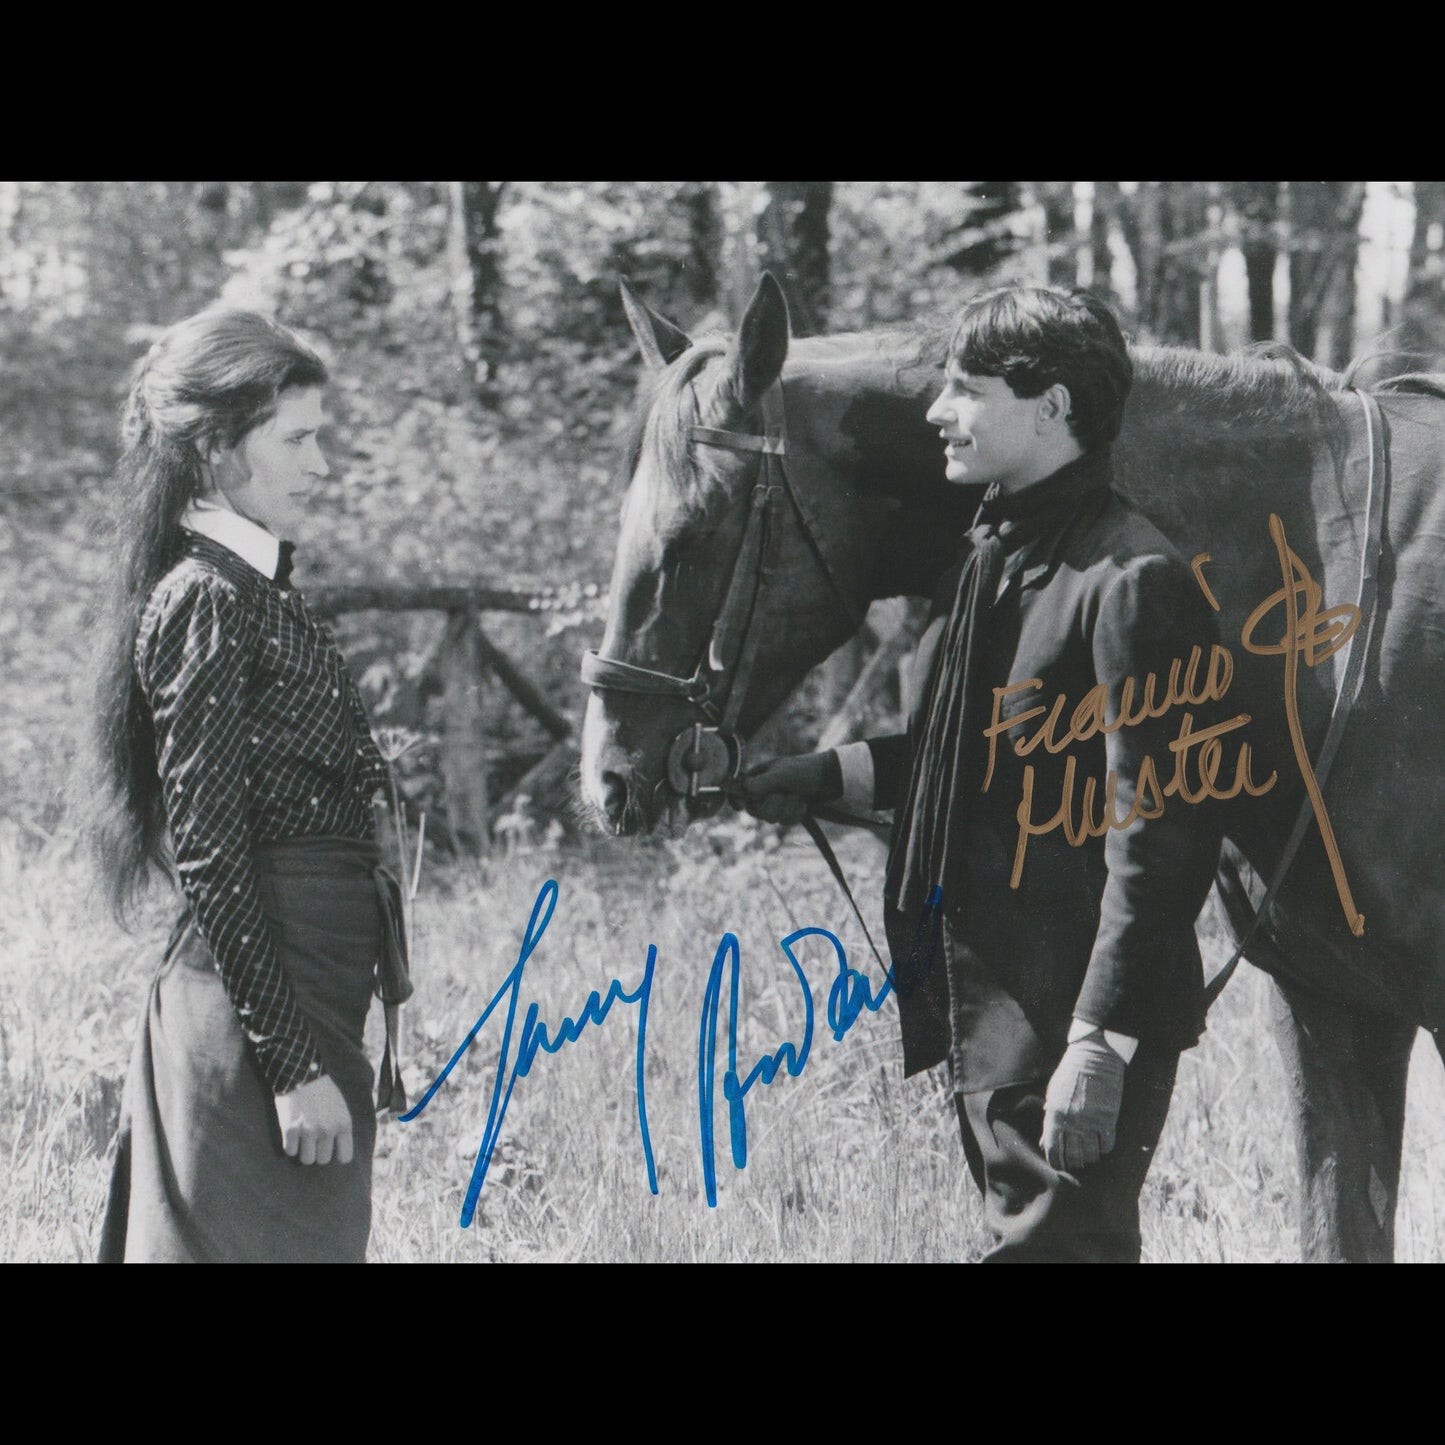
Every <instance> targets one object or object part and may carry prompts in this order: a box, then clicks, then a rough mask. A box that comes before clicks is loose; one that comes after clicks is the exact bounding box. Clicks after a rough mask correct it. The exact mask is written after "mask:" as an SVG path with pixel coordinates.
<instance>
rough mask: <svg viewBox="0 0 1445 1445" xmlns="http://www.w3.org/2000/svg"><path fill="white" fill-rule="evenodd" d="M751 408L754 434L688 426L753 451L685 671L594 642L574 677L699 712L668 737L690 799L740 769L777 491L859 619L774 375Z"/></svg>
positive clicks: (772, 553)
mask: <svg viewBox="0 0 1445 1445" xmlns="http://www.w3.org/2000/svg"><path fill="white" fill-rule="evenodd" d="M760 408H761V412H762V422H763V432H762V433H761V434H758V433H753V432H736V431H726V430H722V429H720V428H717V427H707V426H697V425H694V426H692V427H691V428H690V430H689V434H688V439H689V441H690V442H691V443H692V444H694V445H701V446H710V447H724V448H726V449H727V450H729V451H737V452H753V453H756V454H757V457H758V472H757V478H756V480H755V482H754V483H753V487H752V490H751V498H750V501H749V505H748V515H747V520H746V521H745V522H744V524H743V535H742V541H741V542H740V543H739V545H738V552H737V557H736V558H735V559H734V561H733V568H732V576H731V578H730V579H729V581H728V586H727V591H726V592H725V593H724V594H723V601H722V605H721V607H720V609H719V611H718V614H717V617H716V618H715V619H714V621H713V625H712V629H711V632H710V634H709V637H708V640H707V643H706V645H705V647H704V648H703V651H702V654H701V655H700V656H699V658H698V661H697V665H696V667H694V668H693V671H692V676H691V677H679V676H678V675H676V674H675V673H669V672H658V671H655V670H654V669H652V668H648V667H639V666H638V665H637V664H636V663H632V662H623V661H622V660H621V659H620V658H611V657H603V656H601V655H600V654H599V653H598V652H597V651H596V650H589V651H587V652H584V653H583V654H582V681H583V682H584V683H585V684H586V685H587V686H588V687H590V688H593V689H595V690H597V691H609V692H630V693H635V694H641V695H644V696H650V697H670V698H680V699H682V700H683V701H684V702H686V703H689V704H690V705H691V706H692V707H694V708H696V709H697V710H698V712H699V713H701V715H702V716H701V718H699V719H698V720H696V721H694V722H693V723H691V724H690V725H689V726H687V727H685V728H683V729H682V731H680V732H679V733H678V734H677V735H676V737H674V738H673V740H672V743H671V745H670V746H669V748H668V751H667V774H666V782H667V785H668V786H669V787H670V788H671V789H672V791H673V792H674V793H675V794H677V795H678V796H680V797H684V798H688V799H691V800H693V801H696V800H698V799H699V798H701V797H703V796H721V795H722V794H723V793H725V792H726V791H728V785H729V784H731V783H733V782H735V781H736V779H737V778H738V777H739V775H740V773H741V771H742V759H743V739H742V737H741V735H740V734H739V732H738V722H739V719H740V718H741V716H742V710H743V702H744V700H745V698H746V696H747V690H748V684H749V682H750V681H751V680H752V673H753V666H754V664H755V663H756V661H757V655H758V643H759V639H760V632H761V629H760V628H759V626H758V621H759V618H760V617H761V615H762V609H763V603H764V600H765V598H766V596H767V592H768V588H769V585H770V584H771V582H772V580H773V572H774V568H775V567H776V565H777V549H778V545H779V541H780V537H781V528H780V527H779V525H778V514H779V512H780V510H781V507H782V500H783V498H785V497H786V498H787V500H788V502H789V503H790V504H791V508H792V512H793V515H794V516H795V517H796V518H797V519H798V525H799V527H800V528H801V530H802V533H803V537H804V539H805V541H806V542H807V544H808V549H809V551H810V552H811V553H812V554H813V557H814V559H815V560H816V562H817V564H818V566H819V568H820V569H821V570H822V572H823V575H824V576H825V577H826V578H827V579H828V582H829V584H830V585H831V586H832V588H833V591H834V592H835V593H836V594H837V596H838V598H839V600H840V601H841V602H842V604H843V607H844V610H845V612H846V613H847V615H848V617H849V619H850V621H851V622H852V623H853V626H854V629H855V630H856V629H857V628H858V627H860V626H861V625H862V622H863V618H862V616H861V615H859V613H858V609H857V607H856V606H855V605H854V604H853V602H852V601H851V599H850V598H849V597H848V594H847V593H846V592H845V591H844V589H843V587H842V586H841V584H840V583H839V581H838V578H837V576H836V574H835V573H834V571H833V568H832V566H831V565H830V564H829V562H828V557H827V553H826V551H825V550H824V547H823V541H822V538H823V535H824V534H823V532H822V529H821V528H820V527H819V525H818V523H817V520H816V518H815V517H814V516H812V515H811V514H810V512H809V510H808V508H807V506H806V504H805V503H804V501H803V499H802V498H801V497H800V496H799V495H798V491H797V488H796V487H794V485H793V482H792V479H791V478H790V477H789V475H788V469H787V467H786V466H785V465H784V458H785V457H786V456H787V453H788V443H787V414H786V409H785V405H784V397H783V384H782V382H781V380H779V381H777V382H775V383H774V384H773V385H772V386H771V387H770V388H769V389H768V391H767V392H766V393H765V394H764V395H763V398H762V401H761V403H760Z"/></svg>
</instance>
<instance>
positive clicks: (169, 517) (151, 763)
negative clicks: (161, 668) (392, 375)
mask: <svg viewBox="0 0 1445 1445" xmlns="http://www.w3.org/2000/svg"><path fill="white" fill-rule="evenodd" d="M326 379H327V371H326V365H325V363H324V362H323V361H322V360H321V358H320V357H319V356H318V355H317V354H316V353H315V352H314V351H313V350H312V349H311V348H310V347H309V346H307V345H306V344H305V343H304V342H303V341H301V340H300V339H299V338H298V337H297V336H295V335H293V334H292V333H291V332H290V331H288V330H286V328H285V327H282V326H279V325H277V324H276V323H275V322H273V321H269V320H267V319H266V318H265V317H264V316H258V315H257V314H256V313H254V312H251V311H237V310H230V309H223V308H214V309H210V310H206V311H202V312H200V313H199V314H198V315H195V316H191V317H188V318H187V319H186V320H184V321H180V322H177V323H176V325H174V326H172V327H170V328H169V329H168V330H166V331H165V332H164V333H163V334H162V335H161V336H160V337H159V338H158V339H157V340H156V342H155V344H154V345H153V346H152V347H151V349H150V351H149V353H148V354H147V355H146V356H145V357H144V358H142V360H141V361H140V362H139V363H138V364H137V366H136V368H135V371H134V372H133V374H132V376H131V384H130V391H129V394H128V396H127V398H126V402H125V406H124V408H123V409H122V413H121V444H122V447H123V448H124V450H123V454H122V456H121V458H120V461H119V463H118V464H117V466H116V469H115V477H114V486H113V489H112V497H113V506H112V511H111V516H110V518H109V530H110V537H109V547H108V554H109V556H110V557H111V559H112V562H111V577H110V582H109V588H108V592H109V596H108V605H107V607H106V609H105V613H104V623H103V626H104V631H103V633H102V634H101V642H100V647H99V657H98V665H97V668H96V684H97V686H96V697H95V707H94V710H93V714H92V718H91V735H90V740H89V741H90V746H89V750H88V751H89V754H90V756H89V759H88V762H89V767H88V768H87V769H86V770H85V771H84V773H83V774H82V776H83V777H84V778H85V779H86V781H85V784H84V791H85V793H86V796H85V797H84V800H83V806H84V808H85V811H86V813H87V814H88V816H89V822H90V828H89V832H90V835H91V844H92V846H93V848H94V851H95V855H96V861H97V864H98V866H99V872H100V879H101V882H102V885H103V888H104V892H105V897H106V900H107V902H108V903H109V904H110V907H111V910H112V912H114V914H115V915H116V917H117V918H118V919H119V920H121V921H122V922H124V921H125V919H126V916H127V914H128V913H129V911H130V907H131V905H132V904H133V903H134V902H135V900H136V898H137V897H138V896H139V894H140V893H141V891H142V890H143V889H144V887H145V884H146V882H147V879H148V878H149V875H150V870H151V867H152V865H154V866H157V867H159V868H162V869H165V868H167V867H168V857H167V851H166V834H165V823H166V818H165V810H164V807H163V804H162V798H161V786H160V777H159V774H158V773H157V771H156V739H155V732H154V728H153V725H152V722H151V715H150V709H149V708H148V706H147V705H146V700H145V697H144V695H143V693H142V691H141V687H140V681H139V678H138V677H137V675H136V668H135V660H134V655H135V645H136V636H137V633H138V632H139V629H140V620H141V615H142V613H143V612H144V610H145V605H146V601H147V599H148V598H149V596H150V593H151V590H152V589H153V588H154V587H155V585H156V583H157V582H159V581H160V579H161V578H162V577H163V576H164V575H165V574H166V572H167V571H168V570H169V569H170V568H171V566H172V565H173V564H174V563H175V561H176V560H177V558H178V557H179V555H180V552H181V546H182V537H181V527H180V518H181V514H182V512H184V511H185V509H186V507H187V505H188V504H189V503H190V502H191V501H192V500H193V499H194V498H195V497H196V495H197V494H198V492H199V491H200V489H201V484H202V481H203V475H204V472H203V458H204V457H205V455H206V453H207V452H208V450H209V449H210V448H211V447H213V446H224V447H233V446H236V445H237V444H238V443H239V442H240V441H241V439H242V438H243V437H244V436H245V435H246V433H247V432H249V431H250V430H251V429H252V428H253V427H255V426H258V425H260V424H261V423H262V422H264V421H267V420H268V419H269V418H270V417H271V416H272V415H274V413H275V411H276V406H277V401H278V399H279V397H280V395H281V393H282V392H284V391H286V390H287V389H288V388H292V387H300V386H320V385H322V384H323V383H324V382H325V381H326Z"/></svg>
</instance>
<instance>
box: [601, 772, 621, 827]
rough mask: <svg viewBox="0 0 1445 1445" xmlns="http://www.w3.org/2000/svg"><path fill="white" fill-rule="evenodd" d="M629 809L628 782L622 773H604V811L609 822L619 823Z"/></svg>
mask: <svg viewBox="0 0 1445 1445" xmlns="http://www.w3.org/2000/svg"><path fill="white" fill-rule="evenodd" d="M626 810H627V783H626V781H625V780H624V779H623V777H622V775H621V774H620V773H603V774H602V811H603V812H604V813H606V814H607V821H608V822H609V823H617V822H619V821H620V820H621V818H622V815H623V813H624V812H625V811H626Z"/></svg>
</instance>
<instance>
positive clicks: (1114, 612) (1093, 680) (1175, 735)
mask: <svg viewBox="0 0 1445 1445" xmlns="http://www.w3.org/2000/svg"><path fill="white" fill-rule="evenodd" d="M944 378H945V379H944V388H943V391H942V393H941V394H940V395H939V397H938V399H937V401H935V402H934V404H933V406H932V407H931V408H930V410H929V412H928V419H929V420H930V421H932V422H934V423H935V424H937V426H938V427H939V429H940V433H941V435H942V437H943V440H944V443H945V447H944V456H945V459H946V464H947V470H946V475H947V477H948V479H949V480H950V481H952V482H956V483H959V484H979V483H984V484H987V490H986V491H985V493H984V496H983V501H982V504H981V507H980V511H979V515H978V518H977V520H976V522H975V525H974V528H973V529H972V531H971V532H970V533H969V534H968V537H967V538H966V539H965V545H964V546H963V547H962V549H961V555H960V557H959V559H958V562H957V564H956V565H955V566H954V567H952V568H951V569H949V570H948V571H947V572H946V573H945V575H944V576H943V577H942V579H941V580H940V582H939V585H938V588H937V590H936V591H935V594H934V597H933V605H932V611H931V614H930V618H929V622H928V626H927V629H926V631H925V632H924V634H923V637H922V639H921V642H920V644H919V648H918V653H917V657H916V659H915V664H914V668H913V678H914V680H915V686H914V691H915V696H914V697H913V698H912V699H911V700H910V701H909V709H908V711H909V729H908V732H907V733H906V734H901V735H898V736H894V737H884V738H874V739H870V740H869V741H867V742H866V743H855V744H850V745H848V746H847V747H845V748H841V749H837V750H834V751H830V752H826V753H815V754H811V755H809V756H807V757H799V758H785V759H779V760H777V761H775V762H773V763H770V764H768V765H766V766H765V767H764V768H762V769H761V770H759V771H757V772H755V773H753V774H752V775H751V776H750V777H749V778H748V779H747V780H746V789H747V793H748V797H749V800H750V803H749V805H750V807H751V809H752V811H754V812H755V813H757V814H759V815H760V816H763V817H767V818H772V819H774V820H776V821H793V820H795V819H796V818H797V817H798V816H799V815H800V814H801V812H802V810H803V808H804V807H805V806H807V805H808V804H809V803H818V802H824V801H831V800H834V799H836V798H839V797H842V798H843V799H844V800H845V802H849V803H854V804H859V805H862V806H870V805H871V806H873V807H878V808H888V807H892V808H894V809H895V823H894V830H893V842H892V847H891V849H890V854H889V861H888V871H887V882H886V886H885V919H886V926H887V932H888V939H889V945H890V948H891V950H892V954H893V959H894V978H895V983H896V985H897V992H898V999H899V1011H900V1017H901V1022H902V1028H903V1045H904V1069H905V1072H906V1073H908V1074H912V1073H915V1072H917V1071H919V1070H921V1069H925V1068H928V1067H930V1066H932V1065H934V1064H937V1063H940V1062H942V1061H943V1060H944V1059H945V1058H946V1059H947V1060H948V1062H949V1064H950V1066H951V1071H952V1077H953V1085H954V1092H955V1095H956V1103H957V1107H958V1115H959V1122H960V1125H961V1127H962V1132H963V1142H964V1151H965V1154H966V1155H967V1158H968V1163H969V1167H970V1169H971V1171H972V1173H973V1175H974V1178H975V1179H976V1180H977V1182H978V1184H979V1187H980V1188H981V1189H982V1191H983V1193H984V1199H985V1210H986V1216H987V1220H988V1223H989V1224H990V1225H991V1226H992V1228H993V1229H994V1230H995V1231H996V1232H997V1233H998V1234H999V1236H1000V1239H1001V1242H1000V1244H999V1246H998V1247H997V1248H996V1249H995V1250H994V1251H993V1252H992V1254H991V1255H990V1256H989V1258H990V1259H991V1260H995V1261H1009V1262H1023V1261H1042V1260H1131V1261H1133V1260H1137V1259H1138V1258H1139V1247H1140V1241H1139V1210H1138V1196H1139V1191H1140V1189H1141V1187H1142V1185H1143V1182H1144V1176H1145V1174H1146V1173H1147V1171H1148V1167H1149V1164H1150V1161H1151V1159H1152V1156H1153V1150H1154V1146H1155V1143H1156V1142H1157V1140H1158V1137H1159V1133H1160V1131H1161V1129H1162V1128H1163V1125H1164V1119H1165V1116H1166V1114H1167V1112H1168V1107H1169V1098H1170V1094H1171V1092H1172V1089H1173V1083H1174V1075H1175V1069H1176V1065H1177V1062H1178V1057H1179V1054H1180V1051H1181V1050H1183V1049H1185V1048H1187V1047H1189V1046H1190V1045H1191V1044H1193V1043H1194V1042H1195V1041H1196V1040H1197V1038H1198V1036H1199V1034H1200V1032H1201V1030H1202V1028H1203V980H1202V967H1201V961H1200V955H1199V948H1198V944H1197V943H1196V941H1195V936H1194V927H1193V925H1194V919H1195V917H1196V915H1197V914H1198V912H1199V910H1200V908H1201V907H1202V905H1203V903H1204V899H1205V897H1206V895H1207V893H1208V890H1209V885H1210V882H1211V879H1212V877H1213V873H1214V867H1215V862H1216V859H1217V855H1218V851H1219V838H1220V832H1219V820H1218V813H1219V804H1218V803H1217V802H1213V801H1202V799H1203V798H1204V797H1205V796H1206V795H1207V794H1208V792H1209V788H1208V787H1207V786H1206V784H1207V782H1208V780H1210V779H1213V778H1217V781H1216V782H1215V784H1214V786H1215V789H1216V791H1219V790H1223V789H1224V788H1225V787H1227V785H1228V783H1229V781H1230V779H1231V778H1232V776H1233V773H1234V765H1233V763H1232V762H1229V761H1222V760H1221V754H1223V755H1224V756H1225V757H1226V758H1227V755H1228V745H1229V744H1230V743H1231V742H1232V740H1231V739H1230V738H1229V736H1228V732H1227V731H1225V732H1222V733H1221V734H1220V735H1219V736H1218V737H1217V740H1216V741H1214V742H1210V741H1209V737H1208V735H1207V734H1206V736H1205V737H1204V738H1201V737H1200V732H1201V730H1202V729H1204V728H1206V727H1209V726H1210V725H1212V724H1213V723H1215V722H1216V720H1218V719H1220V718H1221V717H1222V712H1221V710H1220V709H1219V708H1218V707H1217V706H1216V704H1217V703H1218V702H1219V701H1220V698H1221V696H1222V693H1223V690H1224V688H1225V687H1227V685H1228V678H1227V675H1223V674H1221V673H1220V672H1219V671H1215V672H1211V671H1210V668H1211V665H1212V664H1213V663H1214V661H1215V656H1214V654H1213V653H1212V652H1211V647H1212V644H1214V643H1215V642H1216V641H1217V631H1216V628H1215V624H1214V619H1213V615H1212V613H1211V611H1210V609H1209V606H1208V604H1207V602H1206V601H1205V599H1204V596H1203V593H1202V591H1201V589H1200V587H1199V586H1198V585H1197V584H1196V581H1195V579H1194V576H1193V574H1192V572H1191V569H1190V567H1189V565H1188V563H1187V562H1186V561H1185V560H1184V559H1183V558H1182V557H1180V556H1179V555H1178V554H1177V553H1176V552H1175V551H1174V550H1173V548H1172V547H1171V545H1170V544H1169V542H1168V541H1166V539H1165V538H1164V537H1163V535H1162V534H1161V533H1160V532H1159V531H1158V530H1157V529H1156V528H1155V527H1154V526H1153V525H1152V524H1151V523H1150V522H1149V521H1148V520H1147V519H1146V518H1144V517H1143V516H1142V515H1141V514H1140V513H1138V512H1137V511H1135V510H1134V509H1133V508H1132V507H1131V506H1130V505H1129V504H1128V503H1126V502H1125V501H1124V500H1123V499H1122V498H1121V497H1120V496H1119V495H1118V494H1117V493H1116V492H1114V491H1113V490H1112V488H1111V482H1112V470H1111V464H1110V450H1109V448H1110V444H1111V443H1112V441H1113V440H1114V438H1115V437H1116V436H1117V435H1118V432H1119V426H1120V422H1121V419H1122V415H1123V410H1124V403H1125V400H1126V398H1127V396H1128V391H1129V386H1130V383H1131V381H1132V379H1133V368H1132V364H1131V363H1130V361H1129V357H1128V353H1127V350H1126V348H1125V344H1124V340H1123V337H1122V336H1121V335H1120V332H1119V328H1118V324H1117V322H1116V321H1115V320H1114V317H1113V315H1112V314H1111V313H1110V312H1109V311H1108V309H1107V308H1106V307H1105V306H1103V305H1102V304H1101V303H1100V302H1098V301H1096V300H1094V299H1092V298H1090V297H1086V296H1083V295H1080V294H1075V295H1072V296H1071V295H1066V294H1064V293H1061V292H1058V291H1054V290H1047V289H1041V288H1006V289H1003V290H998V291H993V292H989V293H987V294H985V295H984V296H981V297H979V298H978V299H976V300H975V301H973V302H971V303H970V304H969V305H968V306H967V307H965V309H964V310H963V312H962V313H961V315H960V317H959V319H958V322H957V323H956V326H955V329H954V333H953V337H952V340H951V342H950V345H949V352H948V359H947V364H946V368H945V373H944ZM1151 679H1152V681H1151ZM1211 764H1212V770H1211Z"/></svg>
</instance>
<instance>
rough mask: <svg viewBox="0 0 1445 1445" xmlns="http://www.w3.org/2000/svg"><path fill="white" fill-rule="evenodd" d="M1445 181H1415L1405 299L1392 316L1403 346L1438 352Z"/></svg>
mask: <svg viewBox="0 0 1445 1445" xmlns="http://www.w3.org/2000/svg"><path fill="white" fill-rule="evenodd" d="M1442 233H1445V181H1416V182H1415V226H1414V230H1413V231H1412V232H1411V235H1410V273H1409V277H1408V279H1407V281H1406V283H1405V296H1404V300H1403V301H1402V302H1401V303H1400V306H1399V309H1398V311H1396V313H1395V314H1394V315H1392V316H1391V318H1390V319H1391V324H1392V325H1398V326H1399V327H1400V328H1401V330H1400V337H1399V341H1398V342H1397V345H1398V346H1399V347H1400V349H1401V350H1406V351H1421V352H1426V353H1431V354H1434V353H1437V352H1439V351H1440V350H1441V348H1442V345H1445V328H1442V325H1441V311H1442V301H1445V234H1442Z"/></svg>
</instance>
